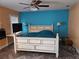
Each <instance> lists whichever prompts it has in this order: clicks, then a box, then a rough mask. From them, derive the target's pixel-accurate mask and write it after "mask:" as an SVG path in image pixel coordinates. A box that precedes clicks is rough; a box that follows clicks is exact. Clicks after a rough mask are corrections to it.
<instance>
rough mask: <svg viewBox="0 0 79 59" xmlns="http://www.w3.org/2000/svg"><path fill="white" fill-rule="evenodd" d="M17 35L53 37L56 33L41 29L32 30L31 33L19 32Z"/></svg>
mask: <svg viewBox="0 0 79 59" xmlns="http://www.w3.org/2000/svg"><path fill="white" fill-rule="evenodd" d="M17 36H18V37H48V38H52V37H53V38H55V37H56V35H55V34H53V32H52V31H49V30H43V31H40V32H32V33H27V34H26V33H21V34H19V35H17Z"/></svg>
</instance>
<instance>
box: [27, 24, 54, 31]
mask: <svg viewBox="0 0 79 59" xmlns="http://www.w3.org/2000/svg"><path fill="white" fill-rule="evenodd" d="M28 27H29V29H28V30H29V32H39V31H42V30H50V31H53V24H51V25H29V26H28Z"/></svg>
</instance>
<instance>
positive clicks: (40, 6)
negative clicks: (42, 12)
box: [38, 5, 49, 7]
mask: <svg viewBox="0 0 79 59" xmlns="http://www.w3.org/2000/svg"><path fill="white" fill-rule="evenodd" d="M38 6H39V7H49V5H38Z"/></svg>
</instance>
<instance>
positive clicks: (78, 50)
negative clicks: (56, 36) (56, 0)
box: [72, 44, 79, 54]
mask: <svg viewBox="0 0 79 59" xmlns="http://www.w3.org/2000/svg"><path fill="white" fill-rule="evenodd" d="M72 46H73V47H74V48H75V49H76V51H77V53H78V54H79V48H76V47H75V45H74V44H73V45H72Z"/></svg>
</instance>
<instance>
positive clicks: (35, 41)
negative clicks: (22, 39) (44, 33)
mask: <svg viewBox="0 0 79 59" xmlns="http://www.w3.org/2000/svg"><path fill="white" fill-rule="evenodd" d="M29 43H32V44H39V43H40V40H38V39H37V40H29Z"/></svg>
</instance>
